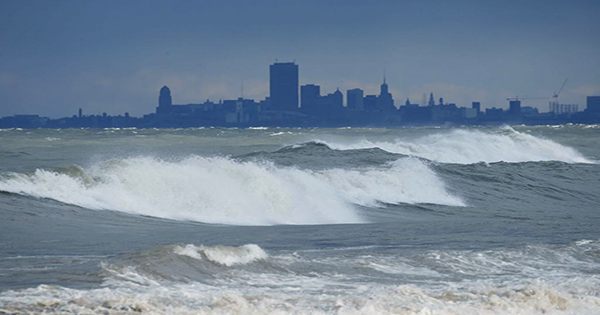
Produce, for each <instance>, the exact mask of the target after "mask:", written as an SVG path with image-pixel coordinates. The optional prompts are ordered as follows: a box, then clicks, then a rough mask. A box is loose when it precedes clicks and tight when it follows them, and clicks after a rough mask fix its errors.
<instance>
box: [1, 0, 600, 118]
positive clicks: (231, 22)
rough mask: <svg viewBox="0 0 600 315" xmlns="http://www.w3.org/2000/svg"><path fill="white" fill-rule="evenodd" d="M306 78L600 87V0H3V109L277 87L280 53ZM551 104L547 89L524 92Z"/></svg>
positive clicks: (481, 92)
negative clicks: (274, 72)
mask: <svg viewBox="0 0 600 315" xmlns="http://www.w3.org/2000/svg"><path fill="white" fill-rule="evenodd" d="M276 59H278V60H280V61H288V60H295V61H296V62H297V63H298V64H299V65H300V82H301V84H306V83H316V84H320V85H321V86H322V91H324V92H331V91H333V90H335V88H337V87H339V88H340V89H342V90H346V89H348V88H353V87H361V88H364V89H365V90H366V92H367V93H376V92H377V90H378V86H379V84H380V83H381V80H382V75H383V72H384V71H385V72H386V75H387V81H388V83H389V85H390V90H391V92H392V93H393V95H394V98H395V99H396V102H401V103H403V102H404V100H405V99H406V97H410V99H411V101H413V102H419V103H420V102H422V98H423V94H425V93H427V94H428V93H429V92H433V93H434V94H435V96H436V98H437V97H444V98H445V99H446V101H448V102H455V103H457V104H459V105H468V104H470V102H471V101H473V100H480V101H481V102H482V104H483V106H484V107H491V106H502V107H505V105H506V100H505V98H506V97H510V96H529V97H550V96H551V95H552V93H553V92H554V90H556V89H558V88H559V87H560V84H561V83H562V81H563V80H564V79H565V78H569V81H568V83H567V85H566V87H565V89H564V90H563V93H562V95H561V102H562V103H576V104H580V105H581V107H584V105H585V96H587V95H593V94H596V95H598V94H600V1H487V0H482V1H352V0H350V1H306V0H304V1H275V0H274V1H76V0H72V1H66V0H61V1H21V0H19V1H11V0H3V1H0V116H5V115H12V114H18V113H39V114H42V115H48V116H51V117H61V116H67V115H72V114H74V113H75V112H76V111H77V108H79V107H82V108H83V110H84V113H101V112H107V113H109V114H119V113H123V112H126V111H128V112H130V113H131V114H132V115H141V114H144V113H149V112H152V111H154V107H155V106H156V103H157V100H158V90H159V88H160V87H161V86H162V85H165V84H166V85H168V86H169V87H170V88H171V91H172V94H173V100H174V102H175V103H178V104H183V103H190V102H200V101H203V100H205V99H207V98H208V99H212V100H216V101H218V100H219V99H228V98H236V97H238V96H240V94H241V86H242V83H243V85H244V96H246V97H250V98H255V99H262V98H264V97H265V96H266V95H267V94H268V65H269V64H270V63H272V62H274V61H275V60H276ZM524 103H525V105H528V104H531V105H538V106H539V107H540V109H542V110H543V111H546V110H547V101H546V100H531V101H525V102H524Z"/></svg>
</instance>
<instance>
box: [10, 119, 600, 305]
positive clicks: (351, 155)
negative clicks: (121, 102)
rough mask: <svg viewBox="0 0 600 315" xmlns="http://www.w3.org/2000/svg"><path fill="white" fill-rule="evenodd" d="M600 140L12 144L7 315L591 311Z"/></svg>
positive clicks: (586, 131)
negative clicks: (30, 314) (67, 314)
mask: <svg viewBox="0 0 600 315" xmlns="http://www.w3.org/2000/svg"><path fill="white" fill-rule="evenodd" d="M599 160H600V126H598V125H564V126H563V125H561V126H536V127H533V126H512V127H509V126H503V127H464V128H433V127H423V128H397V129H380V128H340V129H322V128H315V129H293V128H289V129H288V128H285V129H284V128H251V129H221V128H200V129H160V130H158V129H65V130H52V129H38V130H21V129H4V130H0V313H9V314H10V313H38V312H47V313H136V312H143V313H183V314H186V313H188V314H189V313H193V314H197V313H201V314H202V313H208V314H212V313H214V314H220V313H233V314H253V313H256V314H265V313H274V314H283V313H300V314H303V313H311V314H320V313H323V314H329V313H339V314H365V313H367V314H368V313H372V314H385V313H393V314H598V313H600V289H599V288H600V165H599V164H598V163H599Z"/></svg>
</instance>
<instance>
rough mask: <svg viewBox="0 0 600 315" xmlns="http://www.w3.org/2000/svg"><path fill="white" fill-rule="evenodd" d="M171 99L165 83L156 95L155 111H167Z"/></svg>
mask: <svg viewBox="0 0 600 315" xmlns="http://www.w3.org/2000/svg"><path fill="white" fill-rule="evenodd" d="M172 105H173V100H172V99H171V90H169V88H168V87H167V86H166V85H165V86H163V87H162V88H161V89H160V93H159V95H158V107H157V108H156V113H157V114H158V113H168V112H170V111H171V106H172Z"/></svg>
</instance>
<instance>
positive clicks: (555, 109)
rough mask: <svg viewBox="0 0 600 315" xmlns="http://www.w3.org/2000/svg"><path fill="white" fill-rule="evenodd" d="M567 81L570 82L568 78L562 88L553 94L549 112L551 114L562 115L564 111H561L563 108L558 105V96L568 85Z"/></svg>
mask: <svg viewBox="0 0 600 315" xmlns="http://www.w3.org/2000/svg"><path fill="white" fill-rule="evenodd" d="M567 80H569V78H566V79H565V80H564V81H563V83H562V85H561V86H560V88H559V89H558V90H557V91H556V92H554V94H552V100H550V103H549V104H548V107H549V108H548V110H549V111H550V112H551V113H555V114H560V113H561V112H562V111H563V110H562V109H561V106H560V105H559V103H558V96H559V95H560V92H562V90H563V88H564V87H565V84H567Z"/></svg>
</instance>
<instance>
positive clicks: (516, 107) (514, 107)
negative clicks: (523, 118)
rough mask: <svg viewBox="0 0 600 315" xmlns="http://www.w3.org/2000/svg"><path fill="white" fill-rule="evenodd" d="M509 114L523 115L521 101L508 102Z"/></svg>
mask: <svg viewBox="0 0 600 315" xmlns="http://www.w3.org/2000/svg"><path fill="white" fill-rule="evenodd" d="M508 112H509V113H510V114H511V115H520V114H521V101H519V100H512V101H510V102H508Z"/></svg>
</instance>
